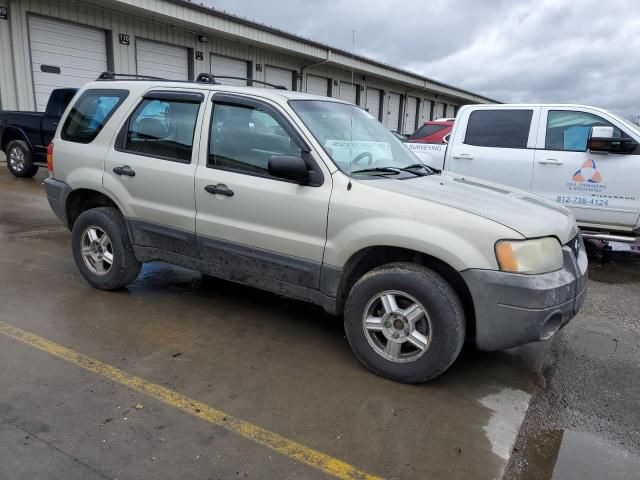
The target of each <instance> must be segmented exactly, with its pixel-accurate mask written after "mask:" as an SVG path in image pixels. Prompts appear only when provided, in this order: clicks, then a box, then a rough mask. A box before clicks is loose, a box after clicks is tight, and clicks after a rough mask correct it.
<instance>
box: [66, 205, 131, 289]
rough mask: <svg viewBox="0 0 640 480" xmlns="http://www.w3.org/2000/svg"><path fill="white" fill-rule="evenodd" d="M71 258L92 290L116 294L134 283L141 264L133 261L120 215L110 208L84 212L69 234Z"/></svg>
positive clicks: (129, 243) (127, 236)
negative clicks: (116, 291)
mask: <svg viewBox="0 0 640 480" xmlns="http://www.w3.org/2000/svg"><path fill="white" fill-rule="evenodd" d="M72 249H73V258H74V260H75V262H76V265H77V266H78V269H79V270H80V273H81V274H82V276H83V277H84V278H85V279H86V280H87V282H89V283H90V284H91V285H92V286H93V287H95V288H99V289H101V290H117V289H119V288H122V287H124V286H126V285H128V284H129V283H131V282H133V281H134V280H135V279H136V277H137V276H138V273H140V268H141V266H142V264H141V263H140V262H139V261H138V260H137V259H136V257H135V255H134V253H133V247H132V246H131V242H130V240H129V234H128V232H127V228H126V226H125V223H124V219H123V218H122V215H120V212H118V210H116V209H115V208H112V207H99V208H92V209H91V210H87V211H85V212H83V213H82V214H81V215H80V216H79V217H78V218H77V219H76V221H75V222H74V224H73V230H72Z"/></svg>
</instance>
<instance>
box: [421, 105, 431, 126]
mask: <svg viewBox="0 0 640 480" xmlns="http://www.w3.org/2000/svg"><path fill="white" fill-rule="evenodd" d="M421 105H422V108H421V109H420V110H422V115H421V116H420V123H421V124H422V123H424V122H428V121H429V120H431V100H427V99H423V100H422V102H421Z"/></svg>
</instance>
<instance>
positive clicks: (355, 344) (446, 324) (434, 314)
mask: <svg viewBox="0 0 640 480" xmlns="http://www.w3.org/2000/svg"><path fill="white" fill-rule="evenodd" d="M386 291H396V292H402V293H405V294H409V296H411V297H413V299H415V300H417V301H418V302H419V303H420V304H422V306H423V307H424V310H426V312H427V314H428V320H427V318H426V316H423V317H421V318H422V320H421V321H422V322H424V323H423V325H428V324H427V323H426V322H427V321H429V320H430V324H431V328H430V331H431V339H430V342H429V343H428V348H426V349H425V350H424V353H422V354H421V356H418V357H417V358H416V359H414V360H412V361H406V362H405V363H398V362H397V361H392V360H389V359H388V358H385V357H384V356H383V355H382V354H381V353H378V352H377V351H376V350H375V349H374V346H372V344H371V343H370V342H372V340H371V338H372V337H371V333H370V332H365V328H364V326H363V318H364V314H365V310H366V309H367V306H368V305H369V302H370V301H372V300H373V299H374V298H376V296H377V295H379V294H381V293H383V292H386ZM399 298H400V299H403V297H402V296H401V295H400V297H399ZM405 299H406V297H405ZM371 305H375V302H374V303H372V304H371ZM372 308H373V307H372ZM380 313H382V312H380ZM382 318H383V319H384V318H385V317H382ZM387 318H388V317H387ZM381 323H382V322H381ZM344 327H345V332H346V335H347V339H348V340H349V344H350V345H351V348H352V350H353V352H354V353H355V355H356V357H358V359H359V360H360V361H361V362H362V363H363V364H364V365H365V366H366V367H367V368H369V369H370V370H371V371H373V372H374V373H376V374H378V375H380V376H382V377H386V378H389V379H391V380H395V381H397V382H402V383H422V382H426V381H428V380H432V379H434V378H435V377H437V376H438V375H440V374H441V373H443V372H444V371H445V370H447V369H448V368H449V367H450V366H451V364H452V363H453V362H454V361H455V359H456V358H457V357H458V355H459V353H460V350H461V349H462V345H463V344H464V340H465V315H464V309H463V307H462V304H461V302H460V299H459V298H458V296H457V294H456V292H455V291H454V290H453V288H452V287H451V285H450V284H449V283H448V282H447V281H446V280H445V279H444V278H442V277H441V276H440V275H438V274H437V273H435V272H434V271H432V270H429V269H428V268H425V267H422V266H420V265H415V264H412V263H392V264H388V265H384V266H382V267H378V268H376V269H374V270H372V271H370V272H368V273H367V274H365V275H364V276H363V277H362V278H360V279H359V280H358V281H357V282H356V284H355V285H354V286H353V288H352V289H351V291H350V293H349V297H348V298H347V303H346V306H345V313H344ZM421 328H425V327H421ZM425 329H426V328H425ZM384 335H385V334H383V333H382V332H376V333H375V336H376V338H378V339H381V341H380V343H384V342H388V340H387V337H385V336H384ZM394 335H395V332H394ZM373 342H374V343H375V342H376V340H373ZM403 345H404V344H403ZM407 347H408V348H409V350H411V349H415V350H419V349H417V348H415V347H414V346H413V345H412V344H410V343H407V344H406V347H405V346H403V347H402V348H403V349H406V348H407ZM410 353H411V352H409V354H410ZM407 355H408V354H407Z"/></svg>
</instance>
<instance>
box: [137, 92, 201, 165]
mask: <svg viewBox="0 0 640 480" xmlns="http://www.w3.org/2000/svg"><path fill="white" fill-rule="evenodd" d="M198 110H200V103H199V102H198V103H196V102H189V101H179V100H168V99H167V100H164V99H154V98H145V99H144V100H143V101H142V102H141V103H140V105H138V108H136V110H135V111H134V112H133V115H131V119H130V120H129V128H128V129H127V138H126V145H125V150H126V151H127V152H131V153H139V154H141V155H146V156H150V157H157V158H161V159H165V160H176V161H179V162H183V163H190V162H191V151H192V149H193V136H194V132H195V129H196V120H197V118H198Z"/></svg>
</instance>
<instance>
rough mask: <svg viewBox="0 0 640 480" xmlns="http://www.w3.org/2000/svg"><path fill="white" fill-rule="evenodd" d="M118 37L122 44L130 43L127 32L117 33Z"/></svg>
mask: <svg viewBox="0 0 640 480" xmlns="http://www.w3.org/2000/svg"><path fill="white" fill-rule="evenodd" d="M118 39H119V40H120V43H121V44H122V45H129V44H130V42H129V35H128V34H126V33H120V34H118Z"/></svg>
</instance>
